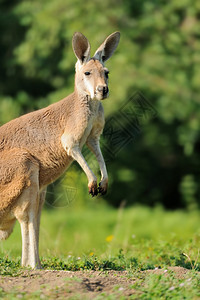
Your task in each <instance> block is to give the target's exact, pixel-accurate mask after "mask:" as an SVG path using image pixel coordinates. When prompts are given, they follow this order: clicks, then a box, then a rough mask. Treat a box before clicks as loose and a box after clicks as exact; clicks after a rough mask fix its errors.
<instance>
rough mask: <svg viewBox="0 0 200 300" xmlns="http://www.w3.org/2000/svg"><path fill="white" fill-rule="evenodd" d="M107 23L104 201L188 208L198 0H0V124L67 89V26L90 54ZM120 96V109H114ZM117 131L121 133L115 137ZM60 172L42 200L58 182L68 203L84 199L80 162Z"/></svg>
mask: <svg viewBox="0 0 200 300" xmlns="http://www.w3.org/2000/svg"><path fill="white" fill-rule="evenodd" d="M116 30H119V31H120V32H121V41H120V45H119V47H118V49H117V51H116V53H115V54H114V55H113V57H112V58H111V59H110V60H109V61H108V63H107V67H108V68H109V69H110V98H109V99H108V100H106V101H105V102H104V108H105V113H106V117H107V118H108V124H110V125H109V126H110V127H109V126H108V125H107V127H106V129H107V133H106V134H104V138H103V139H102V144H103V145H102V148H103V152H105V156H106V159H107V165H108V171H109V177H110V186H109V193H108V195H107V196H106V197H105V199H106V201H108V202H109V203H111V204H112V205H114V206H119V205H120V203H121V202H122V201H125V202H126V203H127V205H130V204H134V203H145V204H147V205H155V204H158V203H160V204H162V205H164V206H165V207H167V208H179V207H185V208H188V209H194V208H197V207H198V206H199V204H200V196H199V195H200V188H199V182H200V160H199V150H200V139H199V124H200V109H199V104H200V2H199V1H198V0H194V1H192V0H182V1H179V0H174V1H159V0H157V1H156V0H155V1H142V0H134V1H133V0H125V1H99V0H94V1H88V0H85V1H81V0H68V1H66V0H48V1H47V0H43V1H41V0H34V1H27V0H25V1H14V0H12V1H11V0H4V1H0V33H1V34H0V124H3V123H5V122H7V121H9V120H11V119H13V118H15V117H17V116H19V115H21V114H24V113H27V112H29V111H32V110H35V109H38V108H41V107H44V106H47V105H48V104H50V103H53V102H55V101H58V100H60V99H61V98H63V97H65V96H66V95H68V94H69V93H70V92H72V91H73V84H74V83H73V82H74V64H75V62H76V59H75V56H74V54H73V51H72V48H71V39H72V35H73V33H74V32H75V31H81V32H82V33H83V34H84V35H86V36H87V37H88V39H89V40H90V42H91V45H92V52H95V50H96V48H97V47H98V46H99V44H100V43H101V42H102V41H103V40H104V38H105V37H106V36H107V35H108V34H110V33H112V32H113V31H116ZM92 54H93V53H92ZM130 99H132V100H133V101H132V100H130ZM134 99H135V102H134ZM138 99H142V102H141V101H139V102H138ZM130 101H132V102H131V105H130ZM127 103H128V105H129V111H126V110H125V112H123V107H124V105H126V104H127ZM138 103H139V104H138ZM141 103H142V104H141ZM144 103H145V105H143V104H144ZM143 106H144V107H143ZM130 109H131V112H130ZM124 114H125V116H126V114H127V116H128V117H127V118H126V117H124ZM130 120H131V121H130ZM110 128H114V129H113V130H114V131H112V135H111V134H108V132H109V130H110ZM113 132H114V133H113ZM117 132H118V133H119V135H117ZM113 134H114V135H113ZM126 134H128V135H130V139H129V140H128V141H127V142H124V141H125V140H126V139H125V136H126ZM113 137H115V138H116V139H117V140H115V145H114V144H113V141H112V138H113ZM119 146H120V147H119ZM116 147H118V148H116ZM108 149H110V152H109V151H108ZM84 151H86V150H84ZM86 152H87V151H86ZM87 155H88V153H86V156H87ZM89 158H90V157H89ZM89 161H91V162H93V160H91V159H89ZM92 165H93V163H92ZM94 168H96V165H95V166H94ZM67 174H69V175H66V176H65V177H64V178H62V180H61V181H60V183H57V184H54V185H52V186H51V187H50V189H49V193H48V199H47V202H48V203H54V202H55V199H60V198H63V197H65V196H66V194H65V193H66V187H67V191H69V190H70V187H71V188H72V191H73V189H74V191H75V192H74V193H75V194H77V197H78V199H77V202H80V203H85V202H86V201H87V200H88V195H87V180H86V178H85V175H83V174H82V171H81V170H80V169H79V167H78V166H76V164H74V165H73V166H72V167H71V170H70V171H69V173H67ZM77 174H78V175H77ZM76 190H77V193H76ZM64 191H65V192H64ZM72 194H73V193H72ZM58 195H59V197H58ZM60 195H61V196H62V197H60ZM70 197H72V196H70ZM73 197H74V196H73Z"/></svg>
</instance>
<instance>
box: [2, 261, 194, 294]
mask: <svg viewBox="0 0 200 300" xmlns="http://www.w3.org/2000/svg"><path fill="white" fill-rule="evenodd" d="M169 269H170V270H171V271H173V272H174V273H175V275H176V276H177V277H179V278H182V277H184V276H185V274H186V273H187V272H188V270H186V269H184V268H181V267H173V268H172V267H171V268H169ZM147 272H151V273H157V274H162V273H163V272H165V271H164V270H163V269H157V270H148V271H143V272H142V271H141V276H145V274H146V273H147ZM137 276H138V273H137ZM136 280H138V278H136V277H134V275H129V273H128V272H127V271H107V272H106V271H104V272H100V271H76V272H72V271H47V270H41V271H25V272H24V273H22V274H21V275H20V276H18V277H7V276H6V277H5V276H0V287H1V289H2V290H3V291H5V292H9V293H10V292H11V291H12V292H14V293H15V294H16V292H17V293H19V294H18V297H19V298H21V297H22V295H23V293H25V294H26V295H27V294H32V293H34V295H35V296H36V295H38V296H39V298H40V299H45V298H46V297H47V298H50V299H59V298H60V299H68V298H72V299H94V298H95V297H97V296H100V295H102V296H103V295H106V296H108V295H110V294H112V295H115V296H116V298H118V297H119V298H120V296H122V295H123V296H125V297H127V298H128V297H129V296H131V295H132V294H134V293H135V291H134V289H133V287H131V286H132V285H133V284H134V283H135V281H136ZM20 295H21V296H20Z"/></svg>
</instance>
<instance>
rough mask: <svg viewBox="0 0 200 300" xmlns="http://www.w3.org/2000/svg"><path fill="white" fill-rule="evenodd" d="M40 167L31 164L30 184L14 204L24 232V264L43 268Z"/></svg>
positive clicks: (15, 212)
mask: <svg viewBox="0 0 200 300" xmlns="http://www.w3.org/2000/svg"><path fill="white" fill-rule="evenodd" d="M39 207H40V200H39V167H38V165H37V164H35V163H33V164H31V163H30V165H29V186H27V187H26V188H24V189H23V191H22V194H21V195H20V197H19V198H18V200H17V201H16V203H15V205H14V215H15V217H16V218H17V220H18V221H19V223H20V226H21V234H22V265H23V266H31V267H32V268H41V264H40V259H39V250H38V224H39V221H38V219H39V214H40V213H39Z"/></svg>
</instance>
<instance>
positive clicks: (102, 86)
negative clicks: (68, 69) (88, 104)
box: [72, 32, 120, 100]
mask: <svg viewBox="0 0 200 300" xmlns="http://www.w3.org/2000/svg"><path fill="white" fill-rule="evenodd" d="M119 39H120V33H119V32H114V33H112V34H111V35H109V36H108V37H107V38H106V39H105V41H104V42H103V43H102V44H101V46H100V47H99V48H98V49H97V51H96V52H95V54H94V56H93V57H92V58H91V57H90V43H89V41H88V39H87V38H86V37H85V36H84V35H83V34H82V33H80V32H76V33H75V34H74V36H73V39H72V47H73V50H74V53H75V55H76V57H77V59H78V61H77V63H76V76H75V89H76V90H77V92H78V93H79V95H82V96H89V98H90V99H91V100H103V99H105V98H107V97H108V94H109V89H108V74H109V71H108V69H107V68H105V66H104V62H105V61H106V60H108V59H109V58H110V57H111V56H112V54H113V53H114V51H115V49H116V48H117V45H118V43H119Z"/></svg>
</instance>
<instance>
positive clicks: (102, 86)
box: [97, 85, 108, 96]
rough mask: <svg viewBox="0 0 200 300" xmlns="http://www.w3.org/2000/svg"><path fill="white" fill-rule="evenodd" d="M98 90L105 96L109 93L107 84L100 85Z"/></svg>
mask: <svg viewBox="0 0 200 300" xmlns="http://www.w3.org/2000/svg"><path fill="white" fill-rule="evenodd" d="M97 91H98V92H101V93H102V94H103V96H105V95H106V94H107V93H108V87H107V85H99V86H98V88H97Z"/></svg>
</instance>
